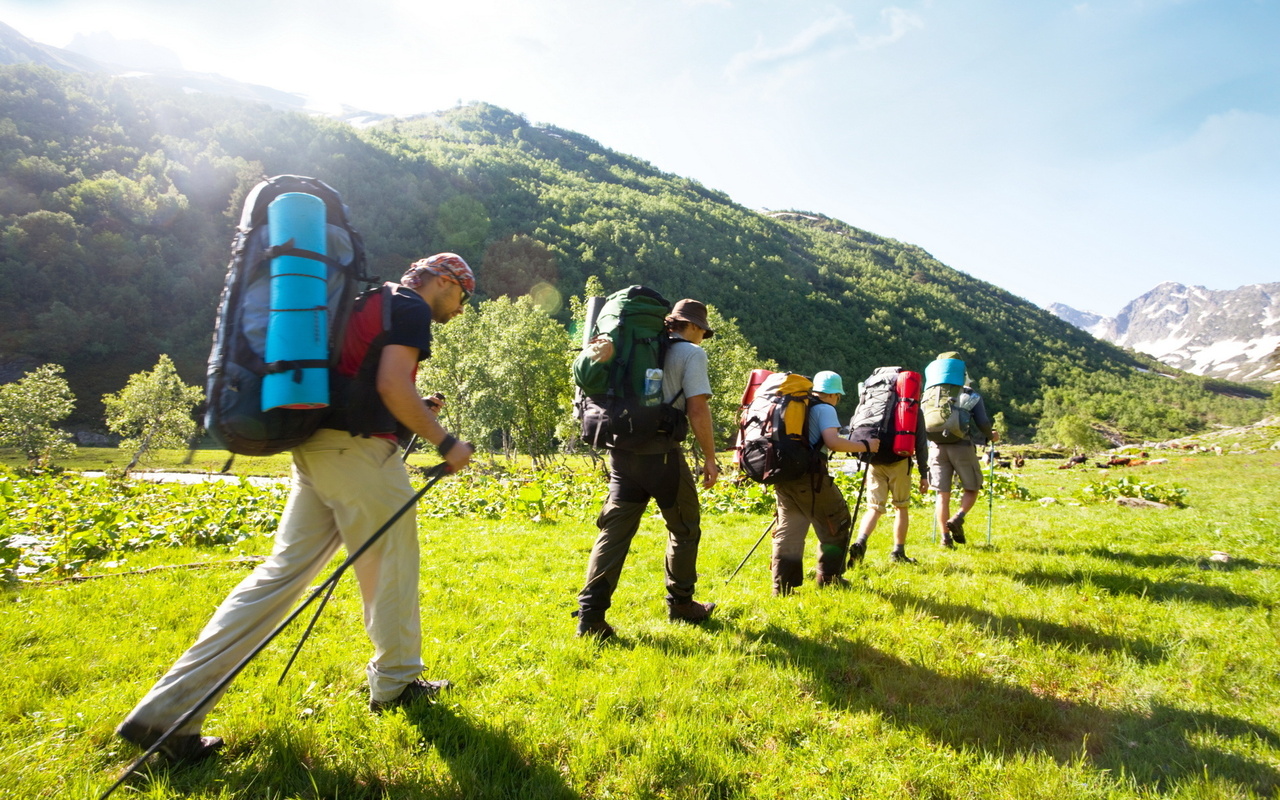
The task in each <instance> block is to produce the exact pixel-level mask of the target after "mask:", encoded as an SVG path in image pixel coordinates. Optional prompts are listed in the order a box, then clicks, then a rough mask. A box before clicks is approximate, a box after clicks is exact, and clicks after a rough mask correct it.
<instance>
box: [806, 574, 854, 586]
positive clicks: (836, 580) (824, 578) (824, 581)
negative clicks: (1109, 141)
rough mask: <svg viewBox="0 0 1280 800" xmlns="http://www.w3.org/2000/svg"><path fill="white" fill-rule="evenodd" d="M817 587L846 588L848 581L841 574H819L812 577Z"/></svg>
mask: <svg viewBox="0 0 1280 800" xmlns="http://www.w3.org/2000/svg"><path fill="white" fill-rule="evenodd" d="M814 582H815V583H817V584H818V588H819V589H848V588H849V582H848V581H847V580H845V579H844V576H843V575H819V576H818V577H817V578H815V579H814Z"/></svg>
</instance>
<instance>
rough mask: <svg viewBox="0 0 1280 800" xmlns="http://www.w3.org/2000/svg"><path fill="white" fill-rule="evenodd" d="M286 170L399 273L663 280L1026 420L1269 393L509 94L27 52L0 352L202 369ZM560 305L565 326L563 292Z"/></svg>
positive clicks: (1117, 413) (800, 342)
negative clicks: (417, 107) (163, 80)
mask: <svg viewBox="0 0 1280 800" xmlns="http://www.w3.org/2000/svg"><path fill="white" fill-rule="evenodd" d="M833 157H838V154H833ZM744 168H749V165H744ZM290 172H291V173H300V174H308V175H315V176H317V177H320V178H322V179H323V180H325V181H327V182H328V183H330V184H331V185H333V186H334V187H336V188H337V189H339V191H341V192H342V194H343V197H344V198H345V199H346V201H347V202H348V204H349V206H350V207H351V214H352V218H353V220H354V222H355V224H356V226H357V227H359V228H360V229H361V230H362V232H363V233H364V235H365V239H366V243H367V245H368V247H369V251H370V257H371V263H372V265H373V269H374V270H375V271H376V272H380V273H381V274H382V275H383V276H384V277H389V278H394V277H397V276H398V275H399V274H400V270H401V269H402V268H403V266H404V265H405V264H406V263H408V262H409V261H411V260H412V259H414V258H417V257H419V256H421V255H425V254H428V253H430V252H434V251H438V250H454V251H456V252H458V253H461V254H462V255H463V256H464V257H466V258H467V259H468V260H469V261H470V262H471V263H472V265H473V266H475V267H476V270H477V273H478V275H479V296H480V297H481V298H485V297H489V298H493V297H498V296H503V295H510V296H517V295H521V294H525V293H527V292H529V291H530V290H531V289H533V288H534V287H535V286H539V285H543V291H544V293H546V294H550V295H553V296H556V295H558V296H559V297H560V298H567V297H569V296H573V295H580V294H581V293H582V290H583V286H584V284H585V281H586V279H587V278H588V276H593V275H594V276H597V277H598V278H599V279H600V280H601V281H602V282H603V284H604V286H605V287H606V288H607V289H610V290H612V289H615V288H620V287H622V286H625V285H627V284H630V283H645V284H648V285H651V286H653V287H655V288H657V289H658V290H660V291H662V292H663V293H664V294H666V295H667V296H668V297H670V298H672V299H677V298H680V297H687V296H688V297H697V298H699V299H702V300H704V301H706V302H707V303H709V304H711V305H713V306H715V307H716V308H717V309H718V310H719V311H720V313H721V314H723V315H724V316H725V317H728V318H736V319H737V320H738V325H739V327H740V329H741V331H742V333H743V334H744V335H745V336H746V338H747V339H748V340H749V341H750V342H751V343H752V344H754V345H755V346H756V347H757V348H758V350H759V352H760V354H761V356H763V357H768V358H772V359H775V360H776V361H777V362H778V363H780V364H781V365H782V366H783V367H784V368H788V369H793V370H797V371H801V372H807V373H810V374H812V372H814V371H816V370H819V369H834V370H837V371H839V372H841V373H843V374H844V375H845V376H846V381H848V384H847V385H852V384H853V383H854V382H856V380H857V379H858V378H860V377H861V376H864V375H865V374H867V373H869V372H870V370H871V369H872V368H874V367H876V366H879V365H883V364H887V363H895V364H902V365H906V366H911V367H914V368H916V369H921V368H923V366H924V364H925V363H926V362H927V361H928V360H929V359H930V358H932V357H933V356H934V355H935V354H936V353H937V352H939V351H942V350H959V351H961V352H962V353H963V354H964V355H965V356H966V358H967V359H968V362H969V366H970V372H971V373H972V374H973V375H974V376H975V378H977V379H978V385H979V387H980V388H981V389H982V390H983V391H984V392H985V393H986V395H987V396H988V398H989V401H988V402H989V405H990V407H992V408H993V410H997V411H1003V412H1004V413H1005V415H1006V418H1007V420H1008V422H1009V424H1010V425H1012V426H1013V427H1014V428H1015V430H1017V431H1020V432H1021V433H1023V434H1029V433H1030V432H1031V431H1032V429H1033V428H1034V427H1035V426H1036V424H1037V423H1038V421H1039V420H1040V418H1041V417H1042V415H1046V414H1047V415H1049V418H1050V419H1056V418H1058V417H1060V416H1062V415H1063V414H1074V415H1079V416H1083V417H1085V418H1091V419H1095V420H1097V421H1099V422H1101V423H1105V424H1106V425H1107V426H1109V427H1111V428H1114V429H1116V430H1119V431H1123V432H1125V433H1126V434H1128V435H1130V436H1133V437H1139V438H1153V437H1158V436H1165V435H1172V434H1177V433H1183V432H1186V431H1192V430H1196V429H1198V428H1200V427H1203V426H1204V425H1207V424H1212V423H1214V422H1231V423H1238V422H1247V421H1252V420H1254V419H1256V418H1257V417H1258V416H1260V415H1261V413H1262V406H1263V403H1264V399H1263V398H1265V393H1264V392H1262V391H1260V390H1258V389H1250V388H1248V387H1242V386H1236V385H1227V384H1221V383H1215V382H1212V381H1206V380H1205V379H1201V378H1196V377H1193V376H1188V375H1178V376H1177V377H1175V378H1172V379H1170V378H1167V377H1160V376H1157V375H1155V374H1148V373H1145V372H1142V371H1139V369H1138V368H1143V369H1146V368H1151V367H1154V364H1153V362H1150V360H1148V359H1140V358H1137V357H1134V356H1133V355H1132V354H1127V353H1125V352H1124V351H1121V350H1119V349H1117V348H1115V347H1112V346H1110V345H1107V344H1104V343H1101V342H1099V341H1097V340H1095V339H1093V338H1092V337H1090V336H1088V335H1087V334H1085V333H1084V332H1082V331H1079V330H1077V329H1075V328H1074V327H1072V326H1071V325H1069V324H1067V323H1066V322H1063V321H1062V320H1059V319H1058V318H1056V317H1054V316H1053V315H1052V314H1050V313H1048V312H1046V311H1042V310H1040V309H1039V308H1037V307H1035V306H1033V305H1032V304H1030V303H1028V302H1026V301H1024V300H1022V299H1020V298H1017V297H1014V296H1012V295H1010V294H1009V293H1007V292H1005V291H1003V290H1001V289H999V288H997V287H994V286H992V285H990V284H985V283H982V282H981V281H977V280H975V279H973V278H971V277H970V276H968V275H965V274H964V273H961V272H958V271H956V270H953V269H950V268H948V267H947V266H945V265H943V264H941V263H939V262H938V261H937V260H936V259H934V258H932V257H931V256H930V255H929V254H928V253H927V252H925V251H924V250H922V249H921V248H919V247H916V246H913V245H908V244H904V243H901V242H897V241H894V240H891V239H885V238H882V237H879V236H876V235H874V234H872V233H869V232H866V231H862V230H859V229H857V228H854V227H852V226H849V225H845V224H843V223H840V222H838V221H835V220H831V219H827V218H824V217H822V216H821V215H819V214H810V213H803V214H802V213H789V214H778V215H768V216H766V215H762V214H760V213H758V212H755V211H752V210H749V209H746V208H743V207H741V206H739V205H737V204H736V203H734V202H733V201H732V200H731V199H730V198H728V197H726V196H725V195H723V194H721V193H719V192H715V191H712V190H709V189H707V188H706V187H703V186H701V185H700V184H698V183H696V182H695V181H692V180H688V179H686V178H681V177H677V176H673V175H670V174H666V173H663V172H661V171H659V170H658V169H656V168H655V167H654V166H652V165H650V164H648V163H646V162H644V161H641V160H638V159H635V158H632V157H629V156H626V155H622V154H619V153H615V152H613V151H610V150H608V149H607V148H606V147H604V146H602V145H600V144H599V143H597V142H595V141H593V140H591V139H589V138H587V137H586V136H583V135H580V134H576V133H572V132H569V131H565V130H560V129H557V128H554V127H550V126H535V125H532V124H530V123H529V122H528V121H527V120H525V119H523V118H522V117H520V116H518V115H515V114H512V113H509V112H506V111H504V110H502V109H499V108H495V107H493V106H487V105H483V104H479V105H472V106H467V107H463V108H458V109H453V110H451V111H448V112H443V113H441V114H438V115H432V116H430V117H424V118H417V119H410V120H396V121H393V122H389V123H384V124H383V125H381V126H379V127H376V128H372V129H367V130H355V129H353V128H350V127H348V126H346V125H344V124H341V123H336V122H330V121H325V120H322V119H314V118H308V117H305V116H302V115H300V114H296V113H284V112H276V111H272V110H270V109H268V108H267V107H265V106H261V105H249V104H244V103H240V102H236V101H230V100H224V99H219V98H215V97H209V96H187V95H182V94H179V93H168V92H165V91H162V90H159V89H155V88H150V87H147V86H145V85H143V84H138V83H133V82H128V81H123V80H118V79H108V78H101V77H93V76H84V75H67V74H60V73H55V72H52V71H49V70H45V69H41V68H33V67H21V66H18V67H4V68H0V319H3V320H4V322H3V326H2V327H0V368H3V367H5V366H6V365H9V366H12V365H15V364H16V365H24V364H29V365H35V364H39V363H45V362H49V361H54V362H57V363H60V364H62V365H63V366H65V367H66V370H67V376H68V378H69V380H70V381H71V384H72V387H73V389H74V390H75V391H76V394H77V396H79V397H80V398H81V404H80V409H79V412H78V413H79V414H80V415H81V418H82V419H83V420H85V421H87V424H90V425H92V424H93V423H94V422H95V421H98V420H100V413H99V410H98V407H97V404H96V401H97V399H98V398H99V397H100V396H101V395H102V394H103V393H104V392H108V391H115V390H118V389H119V388H120V387H121V386H123V385H124V383H125V381H126V379H127V377H128V375H129V374H131V373H133V372H136V371H139V370H142V369H147V368H149V367H150V366H151V365H153V364H154V363H155V361H156V357H157V356H158V355H159V354H160V353H168V354H169V355H170V356H172V358H173V359H174V361H175V363H176V364H177V366H178V369H179V371H180V372H181V374H182V375H183V376H184V377H185V378H186V379H187V380H188V381H190V382H192V383H199V382H202V374H203V365H204V359H205V357H206V356H207V350H208V345H209V341H210V334H211V329H212V322H213V310H214V306H215V303H216V300H217V296H218V292H219V290H220V286H221V281H222V276H223V273H224V268H225V265H226V259H227V256H228V255H229V246H228V245H229V242H230V237H231V231H232V228H233V225H234V222H235V218H236V216H238V212H239V206H240V202H241V200H242V199H243V197H244V195H245V193H246V192H247V191H248V189H249V188H251V187H252V185H253V184H254V183H256V182H257V180H259V179H260V178H261V177H262V176H264V175H270V174H279V173H290ZM1027 258H1028V261H1029V262H1030V261H1033V260H1034V258H1035V254H1034V253H1028V254H1027ZM545 286H550V287H553V288H554V289H555V290H556V292H546V290H545ZM557 313H558V315H559V317H558V318H559V319H560V320H561V322H564V323H568V322H569V320H568V319H567V318H566V316H567V313H568V312H567V304H562V305H561V310H560V311H558V312H557ZM10 371H12V370H10ZM1166 371H1167V370H1166ZM14 377H16V376H14ZM1224 391H1225V392H1226V393H1224ZM849 405H851V404H849Z"/></svg>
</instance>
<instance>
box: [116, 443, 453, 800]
mask: <svg viewBox="0 0 1280 800" xmlns="http://www.w3.org/2000/svg"><path fill="white" fill-rule="evenodd" d="M448 472H449V465H448V463H447V462H441V463H439V464H437V465H436V466H434V467H432V468H431V469H430V470H429V471H428V473H427V474H428V475H431V476H432V477H431V479H430V480H429V481H427V484H426V485H425V486H423V487H422V488H421V489H419V490H418V491H417V493H415V494H414V495H413V497H411V498H409V501H408V502H407V503H405V504H404V505H403V506H401V507H400V510H399V511H397V512H396V513H395V514H393V515H391V518H390V519H388V520H387V521H386V522H385V523H384V524H383V526H382V527H381V528H378V530H376V531H374V533H373V535H372V536H370V537H369V538H368V540H366V541H365V543H364V544H362V545H360V547H359V548H357V549H356V551H355V552H354V553H351V554H350V555H349V556H347V560H346V561H343V562H342V564H341V565H340V566H339V567H338V568H337V569H336V570H334V572H333V574H332V575H330V576H329V577H328V578H327V579H326V580H325V582H324V583H322V584H320V585H319V586H317V587H316V589H315V591H314V592H312V593H311V595H310V596H309V597H307V599H306V600H303V601H302V602H301V603H300V604H299V605H298V607H297V608H295V609H294V610H293V612H292V613H291V614H289V616H288V617H286V618H285V619H284V621H283V622H281V623H280V624H279V625H277V626H276V627H275V629H274V630H272V631H271V633H269V634H267V637H266V638H265V639H263V640H262V641H261V642H259V643H258V646H257V647H255V648H253V650H252V651H250V652H249V654H248V655H246V656H245V657H244V658H242V659H240V663H238V664H236V665H235V666H234V667H232V668H231V671H230V672H228V673H227V674H226V675H225V676H223V678H222V680H220V681H218V682H217V683H216V684H214V686H213V687H212V688H211V689H209V691H207V692H205V694H204V696H203V697H201V698H200V699H199V700H198V701H196V704H195V705H194V706H192V707H191V709H190V710H188V711H187V712H186V713H185V714H183V715H182V716H181V717H179V718H178V721H177V722H175V723H173V725H171V726H170V727H169V729H168V730H167V731H165V732H164V733H162V734H160V738H159V739H156V741H155V743H154V744H152V745H151V746H150V747H148V748H147V750H146V752H145V753H143V754H142V755H140V756H138V758H137V760H136V761H134V762H133V763H132V764H130V765H129V768H128V769H126V770H125V771H124V773H123V774H121V775H120V777H119V778H118V779H117V780H116V782H115V783H113V784H111V786H110V787H109V788H108V789H107V790H106V791H105V792H103V793H102V794H101V795H99V797H98V800H106V798H107V797H110V796H111V793H112V792H114V791H115V790H116V789H118V788H120V786H121V785H123V784H124V782H125V781H126V780H128V779H129V776H131V775H133V774H134V773H135V772H137V771H138V767H140V766H142V764H143V763H144V762H145V761H146V760H147V759H148V758H150V757H151V756H152V755H153V754H155V753H157V752H159V750H160V747H161V746H162V745H163V744H164V743H165V742H166V741H168V740H169V737H171V736H173V734H174V733H176V732H177V731H178V730H180V729H181V728H182V726H184V725H186V724H187V723H188V722H190V721H191V719H192V718H193V717H195V715H196V714H198V713H200V711H201V710H202V709H203V708H204V707H205V706H206V705H208V704H209V701H211V700H212V699H213V698H215V697H217V696H218V695H219V694H221V693H222V691H223V690H224V689H226V688H227V686H228V685H230V683H231V681H233V680H235V678H236V676H237V675H239V674H240V673H241V672H242V671H243V670H244V668H245V667H247V666H248V665H249V662H250V661H253V659H254V658H256V657H257V655H258V654H259V653H261V652H262V651H263V650H265V649H266V647H267V645H269V644H270V643H271V641H272V640H273V639H275V638H276V636H278V635H280V632H281V631H283V630H284V629H285V628H287V627H288V626H289V623H291V622H293V621H294V620H295V619H297V618H298V616H299V615H301V614H302V612H303V610H304V609H306V607H307V606H308V605H310V604H311V601H312V600H315V599H316V598H317V597H319V596H320V593H321V592H322V591H325V590H328V594H326V595H325V598H324V599H325V601H326V602H327V601H328V599H329V595H331V594H332V593H333V585H334V584H336V583H337V582H338V578H340V577H342V573H343V571H345V570H346V568H347V567H349V566H351V564H352V563H354V562H355V560H356V559H357V558H359V557H360V556H361V555H363V554H364V552H365V551H366V550H368V549H369V548H370V547H372V546H373V544H374V543H375V542H376V541H378V539H379V538H381V536H382V534H384V533H386V532H387V530H388V529H390V528H391V526H392V525H394V524H395V522H396V520H398V519H400V517H402V516H404V514H405V512H406V511H408V510H409V509H411V508H413V506H414V504H416V503H417V502H418V500H420V499H422V496H423V495H424V494H426V493H427V490H428V489H430V488H431V487H432V486H434V485H435V484H436V482H437V481H439V480H440V479H441V478H443V477H444V476H445V475H446V474H448ZM320 608H321V609H323V608H324V604H323V603H321V605H320ZM318 617H319V612H318V611H317V612H316V617H313V618H312V620H311V625H309V626H307V630H306V633H304V634H303V636H302V641H300V642H298V647H297V648H296V649H295V650H294V652H293V658H290V659H289V664H290V665H292V664H293V659H294V658H296V657H297V655H298V651H299V650H301V649H302V643H303V642H305V641H306V640H307V634H309V633H311V628H312V627H314V626H315V623H316V618H318ZM288 671H289V667H288V666H286V667H285V673H287V672H288ZM280 680H282V681H283V680H284V674H281V676H280Z"/></svg>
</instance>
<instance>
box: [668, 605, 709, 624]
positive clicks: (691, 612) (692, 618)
mask: <svg viewBox="0 0 1280 800" xmlns="http://www.w3.org/2000/svg"><path fill="white" fill-rule="evenodd" d="M715 608H716V604H715V603H699V602H698V601H697V600H686V601H685V602H683V603H672V604H670V605H669V606H667V618H668V619H670V620H672V621H673V622H702V621H703V620H704V619H706V618H707V617H709V616H711V612H712V611H714V610H715Z"/></svg>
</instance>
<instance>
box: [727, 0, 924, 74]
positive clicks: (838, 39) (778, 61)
mask: <svg viewBox="0 0 1280 800" xmlns="http://www.w3.org/2000/svg"><path fill="white" fill-rule="evenodd" d="M880 19H881V21H882V22H883V23H884V26H885V28H886V30H884V31H882V32H877V33H874V34H864V33H859V32H858V28H857V24H856V23H855V22H854V19H853V17H852V16H850V15H849V14H846V13H845V12H843V11H839V10H836V11H833V12H832V13H830V14H828V15H827V16H826V17H824V18H822V19H819V20H817V21H816V22H814V23H812V24H811V25H809V27H807V28H805V29H804V30H802V31H800V32H799V33H797V34H796V35H795V36H793V37H791V38H790V39H789V40H786V41H784V42H781V43H774V42H772V41H768V40H766V39H765V38H764V37H761V38H760V39H759V40H758V41H757V43H756V46H755V47H753V48H752V49H750V50H747V51H744V52H741V53H737V54H736V55H734V56H733V58H731V59H730V60H729V63H728V65H727V66H726V67H725V74H726V75H727V76H728V77H730V78H738V77H740V76H742V75H743V74H745V73H748V72H750V71H753V70H756V69H761V68H781V69H786V68H788V67H789V66H793V65H796V64H798V63H802V62H805V61H807V60H809V59H812V58H815V57H817V56H820V55H823V54H825V53H827V52H830V51H832V50H837V49H841V48H852V49H857V50H874V49H876V48H879V47H884V46H886V45H890V44H893V43H894V42H897V41H898V40H900V39H901V38H902V37H903V36H906V35H907V34H908V33H909V32H910V31H912V30H915V29H917V28H922V27H924V20H923V18H922V17H921V16H920V15H919V14H917V13H915V12H913V11H908V10H906V9H902V8H898V7H896V6H890V7H888V8H884V9H882V10H881V11H880Z"/></svg>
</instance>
